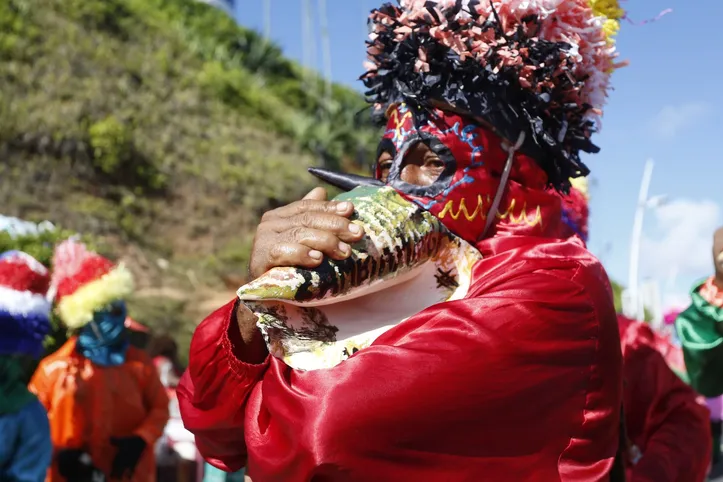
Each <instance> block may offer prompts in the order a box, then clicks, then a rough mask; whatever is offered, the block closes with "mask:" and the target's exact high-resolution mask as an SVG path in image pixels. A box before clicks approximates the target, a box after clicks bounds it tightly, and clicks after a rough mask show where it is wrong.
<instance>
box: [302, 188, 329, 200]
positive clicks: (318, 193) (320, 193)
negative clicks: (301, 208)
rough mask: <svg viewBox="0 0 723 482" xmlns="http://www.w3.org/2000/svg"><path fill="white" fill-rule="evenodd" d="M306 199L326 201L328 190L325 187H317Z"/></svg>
mask: <svg viewBox="0 0 723 482" xmlns="http://www.w3.org/2000/svg"><path fill="white" fill-rule="evenodd" d="M304 199H305V200H312V201H326V189H324V188H323V187H315V188H314V189H312V190H311V191H309V194H307V195H306V196H304Z"/></svg>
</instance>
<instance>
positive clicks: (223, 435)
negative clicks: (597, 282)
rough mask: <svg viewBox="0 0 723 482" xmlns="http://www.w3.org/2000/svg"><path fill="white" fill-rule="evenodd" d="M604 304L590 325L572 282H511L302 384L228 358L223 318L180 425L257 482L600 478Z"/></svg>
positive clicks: (608, 325) (210, 333)
mask: <svg viewBox="0 0 723 482" xmlns="http://www.w3.org/2000/svg"><path fill="white" fill-rule="evenodd" d="M598 295H599V299H604V300H606V301H605V303H608V302H607V299H608V296H607V294H606V293H604V292H603V290H602V289H601V292H600V293H598ZM608 304H609V305H610V306H609V309H608V308H607V307H606V308H605V309H604V310H603V311H604V312H605V313H604V314H605V316H604V318H605V322H604V323H601V322H600V319H599V316H598V315H599V312H598V308H599V307H597V306H596V304H595V303H594V302H593V301H591V299H590V297H589V294H588V292H587V291H586V287H585V286H584V284H581V283H579V282H576V281H573V280H571V279H561V278H558V277H557V276H556V275H554V274H545V273H544V272H543V273H534V274H529V275H526V276H520V277H516V278H514V279H513V280H512V281H508V282H505V283H503V285H500V286H496V287H495V290H494V293H489V292H487V293H485V294H480V295H478V296H476V297H472V298H468V299H463V300H458V301H453V302H448V303H444V304H440V305H436V306H433V307H430V308H428V309H427V310H425V311H423V312H421V313H419V314H418V315H415V316H414V317H412V318H410V319H408V320H406V321H405V322H403V323H401V324H400V325H398V326H396V327H394V328H392V329H391V330H389V331H388V332H386V333H385V334H383V335H382V336H381V337H380V338H378V339H377V340H376V342H375V343H374V344H373V345H372V346H370V347H368V348H366V349H364V350H361V351H360V352H358V353H356V354H355V355H354V356H352V357H351V358H349V359H348V360H346V361H345V362H343V363H341V364H340V365H337V366H336V367H334V368H330V369H324V370H315V371H308V372H303V371H297V370H292V369H290V368H289V367H287V366H286V365H285V364H284V363H283V362H281V361H280V360H278V359H276V358H273V357H272V358H268V359H267V360H266V361H265V362H264V363H263V364H261V365H248V364H245V363H243V362H241V361H238V360H237V359H235V357H234V355H233V350H232V347H231V346H229V345H228V342H227V340H228V337H227V336H226V335H225V331H224V330H225V329H226V328H225V327H227V326H228V324H229V321H230V316H231V312H232V305H228V306H226V307H224V308H222V309H221V310H220V311H218V312H216V313H215V314H214V315H212V316H211V317H210V318H209V319H208V320H206V321H205V322H204V323H203V324H202V325H201V326H199V328H198V329H197V332H196V334H195V339H194V342H193V344H192V348H191V358H190V360H191V365H190V368H189V371H188V374H187V375H186V376H184V379H183V380H182V382H181V387H180V388H179V399H180V400H181V408H182V412H183V416H184V421H185V423H186V427H187V428H188V429H189V430H191V431H192V432H194V433H195V435H196V440H197V443H198V447H199V449H200V450H201V453H202V454H203V455H204V456H205V457H206V458H207V460H209V461H210V462H211V463H213V464H214V465H217V466H219V467H222V468H226V469H231V470H235V469H237V468H239V467H240V466H241V465H242V464H243V463H244V460H245V459H246V458H248V472H249V474H250V476H251V477H252V478H258V480H284V481H305V480H311V479H314V477H318V478H319V480H322V479H323V480H347V481H357V480H360V481H361V480H380V481H387V480H389V481H391V480H430V481H434V480H445V481H456V480H477V478H478V477H479V476H480V474H485V477H486V480H490V481H497V480H500V481H502V480H504V481H508V480H539V481H547V480H556V481H559V480H563V481H586V482H587V481H591V480H605V478H606V476H607V473H608V472H609V470H610V467H611V466H612V462H613V458H614V456H615V452H616V449H617V442H618V421H619V407H620V403H621V390H622V387H621V383H620V369H621V366H620V364H621V361H620V348H619V346H620V345H619V343H620V342H619V338H618V333H617V324H616V320H615V316H614V312H613V310H612V304H611V302H610V303H608ZM606 306H607V305H606Z"/></svg>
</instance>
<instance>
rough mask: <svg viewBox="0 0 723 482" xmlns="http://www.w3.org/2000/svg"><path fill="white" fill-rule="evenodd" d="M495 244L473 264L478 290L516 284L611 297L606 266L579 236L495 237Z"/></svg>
mask: <svg viewBox="0 0 723 482" xmlns="http://www.w3.org/2000/svg"><path fill="white" fill-rule="evenodd" d="M495 248H496V249H494V250H489V252H484V251H483V256H484V257H483V259H482V260H481V261H480V262H479V263H478V264H477V265H476V266H475V278H476V279H475V281H476V285H477V286H478V287H480V288H481V289H482V291H481V292H489V290H494V289H509V287H510V286H515V287H516V288H518V289H523V290H533V289H534V290H540V289H542V290H543V292H547V293H550V292H560V293H563V292H565V291H570V292H574V293H576V294H578V295H580V296H585V295H586V296H589V297H591V298H593V299H598V298H600V299H603V300H606V299H608V298H610V299H612V290H611V288H610V281H609V279H608V276H607V273H606V272H605V269H604V268H603V267H602V264H601V263H600V261H599V260H598V259H597V258H596V257H595V256H594V255H593V254H592V253H591V252H590V251H588V250H587V249H586V248H585V246H584V244H583V243H582V242H581V241H580V240H577V239H574V238H573V239H553V238H542V237H533V236H529V237H514V238H513V237H510V238H507V239H502V240H500V241H498V242H497V243H496V245H495ZM560 301H564V298H562V299H561V300H560Z"/></svg>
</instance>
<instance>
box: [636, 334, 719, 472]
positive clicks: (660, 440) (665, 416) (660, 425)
mask: <svg viewBox="0 0 723 482" xmlns="http://www.w3.org/2000/svg"><path fill="white" fill-rule="evenodd" d="M629 330H632V331H636V332H639V335H640V338H647V339H649V341H650V343H645V342H644V341H643V342H640V343H628V344H626V346H625V349H624V371H623V374H624V376H625V390H624V401H625V411H626V413H625V414H626V419H627V421H628V423H627V426H628V432H629V434H628V435H629V436H630V437H631V438H633V441H634V442H635V443H636V444H637V445H639V448H640V449H641V450H642V458H641V459H640V461H639V462H638V463H637V464H636V465H635V466H634V467H633V469H632V472H631V478H630V480H629V482H666V481H670V482H675V481H678V480H687V481H690V482H703V481H704V480H705V478H706V472H707V470H708V465H709V462H710V454H711V434H710V427H709V421H708V419H709V417H708V410H707V409H706V408H705V407H703V406H701V405H699V404H698V402H697V401H696V396H697V394H696V393H695V392H694V391H693V390H692V389H691V388H690V387H689V386H687V385H686V384H685V383H683V381H682V380H680V378H678V376H677V375H676V374H675V373H674V372H673V371H672V370H670V368H668V366H667V364H666V362H665V359H664V358H663V357H662V355H660V353H659V352H657V351H656V350H655V348H654V347H653V345H652V339H653V334H652V332H650V328H649V327H648V326H647V325H643V324H639V323H638V324H635V325H634V326H633V327H631V328H629ZM646 331H647V332H649V333H646ZM636 341H640V340H636Z"/></svg>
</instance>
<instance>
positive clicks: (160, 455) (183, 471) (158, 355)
mask: <svg viewBox="0 0 723 482" xmlns="http://www.w3.org/2000/svg"><path fill="white" fill-rule="evenodd" d="M148 354H149V355H150V357H151V359H152V360H153V364H154V366H155V367H156V371H157V372H158V376H159V378H160V380H161V384H163V387H164V388H165V390H166V393H167V395H168V400H169V405H168V410H169V415H170V417H169V419H168V423H167V424H166V427H165V429H164V431H163V436H162V437H161V438H160V439H159V440H158V442H157V443H156V461H157V463H158V480H159V482H166V481H167V482H176V481H179V482H187V481H195V480H199V479H200V478H201V476H202V474H203V465H202V464H200V463H199V458H200V457H199V454H198V451H197V450H196V441H195V439H194V438H193V434H192V433H191V432H189V431H188V430H186V428H185V427H184V426H183V421H182V420H181V414H180V412H179V410H178V399H177V398H176V386H177V385H178V380H179V379H180V378H181V375H182V374H183V367H182V366H181V363H180V361H179V359H178V345H177V344H176V341H175V340H174V339H173V338H172V337H171V336H169V335H165V334H164V335H158V336H154V337H152V338H151V341H150V343H149V345H148Z"/></svg>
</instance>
